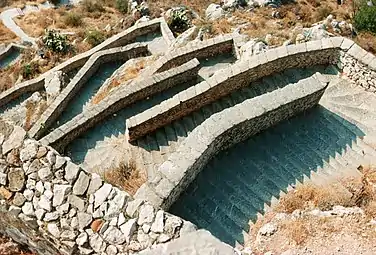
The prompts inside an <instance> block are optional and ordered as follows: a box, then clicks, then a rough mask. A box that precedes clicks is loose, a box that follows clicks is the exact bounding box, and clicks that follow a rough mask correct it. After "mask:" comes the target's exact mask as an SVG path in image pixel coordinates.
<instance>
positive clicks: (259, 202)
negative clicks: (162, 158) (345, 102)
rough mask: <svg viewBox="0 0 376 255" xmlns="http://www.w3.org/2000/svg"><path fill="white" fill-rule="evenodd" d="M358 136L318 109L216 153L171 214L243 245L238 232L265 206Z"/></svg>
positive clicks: (351, 127)
mask: <svg viewBox="0 0 376 255" xmlns="http://www.w3.org/2000/svg"><path fill="white" fill-rule="evenodd" d="M361 136H364V133H363V132H362V131H361V130H360V129H358V128H357V127H356V126H354V125H353V124H351V123H349V122H348V121H346V120H344V119H342V118H341V117H339V116H338V115H336V114H334V113H332V112H330V111H328V110H327V109H325V108H324V107H322V106H317V107H315V108H313V109H311V110H309V111H307V112H306V113H304V114H301V115H298V116H296V117H293V118H292V119H290V120H286V121H284V122H282V123H280V124H278V125H276V126H274V127H272V128H270V129H268V130H266V131H264V132H262V133H260V134H258V135H256V136H253V137H251V138H249V139H248V140H246V141H244V142H241V143H239V144H237V145H235V146H234V147H232V148H230V149H228V150H226V151H222V152H220V153H219V154H218V155H216V156H215V157H214V158H213V159H212V160H211V161H210V162H209V163H208V164H207V165H206V167H205V168H204V169H203V170H202V171H201V172H200V173H199V174H198V176H197V178H196V179H195V180H194V181H193V182H192V183H191V184H190V186H189V187H188V188H187V189H186V191H185V192H183V194H182V195H181V196H180V198H179V199H178V200H177V201H176V202H175V204H174V205H172V207H171V208H170V212H171V213H173V214H176V215H178V216H181V217H182V218H184V219H186V220H189V221H192V222H193V223H195V224H197V226H198V227H199V228H205V229H208V230H209V231H211V232H212V234H213V235H215V236H217V237H218V238H219V239H221V240H222V241H224V242H226V243H228V244H230V245H234V244H235V242H239V243H244V237H243V234H242V232H243V231H247V232H248V231H249V224H248V223H249V221H250V220H252V221H255V220H256V218H257V213H258V212H259V213H263V210H264V203H266V204H270V201H271V199H272V197H276V198H278V197H279V194H280V191H281V190H282V191H286V189H287V187H288V185H290V184H294V183H295V181H296V180H299V181H302V180H303V177H304V176H307V177H309V176H310V173H311V171H317V168H318V167H322V166H323V163H324V162H328V160H329V158H331V157H335V154H336V153H338V154H342V153H343V152H344V150H345V148H346V145H348V146H351V144H352V141H355V140H356V139H357V137H361Z"/></svg>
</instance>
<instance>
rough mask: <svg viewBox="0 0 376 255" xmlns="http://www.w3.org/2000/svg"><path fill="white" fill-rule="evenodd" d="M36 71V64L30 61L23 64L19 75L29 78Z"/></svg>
mask: <svg viewBox="0 0 376 255" xmlns="http://www.w3.org/2000/svg"><path fill="white" fill-rule="evenodd" d="M37 72H38V64H37V63H35V62H31V63H29V64H24V65H23V66H22V69H21V75H22V77H23V78H24V79H30V78H32V77H34V75H35V74H36V73H37Z"/></svg>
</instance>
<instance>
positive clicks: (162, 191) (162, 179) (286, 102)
mask: <svg viewBox="0 0 376 255" xmlns="http://www.w3.org/2000/svg"><path fill="white" fill-rule="evenodd" d="M326 87H327V82H325V79H324V78H323V77H321V74H319V73H317V74H315V75H314V76H312V77H310V78H307V79H304V80H301V81H299V82H298V83H296V84H292V85H288V86H286V87H284V88H282V89H278V90H275V91H273V92H270V93H267V94H264V95H261V96H259V97H255V98H252V99H249V100H246V101H244V102H242V103H241V104H238V105H236V106H234V107H231V108H227V109H226V110H223V111H222V112H219V113H217V114H214V115H213V116H211V117H210V118H209V119H207V120H205V121H204V122H203V123H202V124H201V125H200V126H198V127H197V128H196V129H194V130H193V131H192V133H191V134H190V135H189V136H188V137H187V139H186V140H184V142H183V143H182V144H181V146H180V147H179V148H178V150H177V151H176V152H175V153H173V154H172V155H171V156H170V157H169V159H168V160H167V161H166V162H164V163H163V164H162V165H161V167H160V168H159V177H156V178H155V179H154V180H151V181H149V182H148V183H145V184H143V186H141V188H140V189H139V190H138V191H137V193H136V195H135V198H138V199H145V200H147V199H148V198H149V197H159V199H154V200H153V201H150V202H151V203H153V204H154V205H155V206H161V207H162V208H164V209H168V208H169V207H170V206H171V205H172V204H173V203H174V202H175V201H176V199H177V198H178V197H179V195H180V194H181V192H183V191H184V190H185V189H186V188H187V187H188V185H189V184H190V183H191V182H192V181H193V180H194V179H195V177H196V176H197V174H198V173H199V172H200V171H201V169H202V168H203V167H204V166H205V165H206V164H207V162H208V161H209V160H210V159H211V158H212V157H213V156H215V155H216V154H217V153H218V152H219V151H221V150H225V149H227V148H229V147H231V146H232V145H234V144H236V143H239V142H241V141H243V140H245V139H247V138H248V137H250V136H252V135H255V134H257V133H259V132H260V131H262V130H265V129H267V128H268V127H270V126H273V125H275V124H277V123H278V122H280V121H282V120H285V119H288V118H290V117H292V116H294V115H296V114H298V113H300V112H303V111H305V110H307V109H309V108H311V107H313V106H315V105H316V104H317V103H318V102H319V100H320V98H321V96H322V95H323V93H324V91H325V89H326Z"/></svg>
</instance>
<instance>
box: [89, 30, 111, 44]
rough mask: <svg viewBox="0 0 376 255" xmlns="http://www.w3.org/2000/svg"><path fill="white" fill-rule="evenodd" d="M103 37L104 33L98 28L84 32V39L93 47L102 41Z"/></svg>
mask: <svg viewBox="0 0 376 255" xmlns="http://www.w3.org/2000/svg"><path fill="white" fill-rule="evenodd" d="M105 39H106V37H105V35H104V34H103V33H102V32H101V31H99V30H91V31H87V32H86V40H87V42H88V43H89V44H90V45H91V46H93V47H94V46H97V45H98V44H100V43H102V42H103V41H104V40H105Z"/></svg>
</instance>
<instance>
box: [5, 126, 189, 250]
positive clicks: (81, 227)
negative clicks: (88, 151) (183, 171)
mask: <svg viewBox="0 0 376 255" xmlns="http://www.w3.org/2000/svg"><path fill="white" fill-rule="evenodd" d="M0 127H1V128H2V130H5V132H3V133H2V134H0V136H1V137H0V152H1V153H0V216H1V217H0V232H2V233H3V234H6V235H8V236H10V237H12V238H13V239H14V240H15V241H17V242H19V243H21V244H25V245H27V246H28V247H30V248H31V249H32V250H33V251H35V252H37V253H38V254H43V255H58V254H59V255H65V254H74V255H76V254H101V255H116V254H128V252H130V253H134V252H137V251H140V250H143V249H145V248H147V247H151V246H152V245H155V244H158V243H164V242H167V241H169V240H172V239H175V238H177V237H179V236H180V235H183V234H185V233H188V232H192V231H195V226H194V225H192V224H191V223H189V222H186V221H184V220H182V219H180V218H179V217H176V216H173V215H170V214H168V213H166V212H164V211H162V210H159V209H156V208H154V207H153V206H152V205H151V204H150V203H148V202H144V201H142V200H137V199H136V200H134V199H133V198H132V197H131V196H130V195H129V194H128V193H126V192H125V191H122V190H119V189H118V188H116V187H114V186H112V185H110V184H108V183H106V182H104V181H103V180H102V179H101V178H100V177H99V175H97V174H91V173H88V172H86V171H85V170H83V169H81V168H80V167H79V166H77V165H75V164H73V163H72V162H70V159H69V158H65V157H62V156H60V155H59V154H58V153H57V152H56V151H55V150H53V149H52V148H50V147H46V146H43V145H41V144H40V143H39V142H37V141H34V140H29V139H27V138H26V132H25V131H24V130H23V129H22V128H20V127H13V126H10V125H9V124H7V123H5V122H3V121H2V120H1V119H0Z"/></svg>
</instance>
